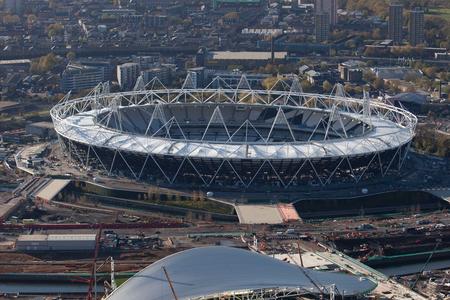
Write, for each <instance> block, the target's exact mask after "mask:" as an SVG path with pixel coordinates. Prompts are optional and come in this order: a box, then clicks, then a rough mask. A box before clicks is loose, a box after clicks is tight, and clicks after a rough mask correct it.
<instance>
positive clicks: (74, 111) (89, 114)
mask: <svg viewBox="0 0 450 300" xmlns="http://www.w3.org/2000/svg"><path fill="white" fill-rule="evenodd" d="M243 94H244V95H247V96H248V97H252V98H251V99H256V100H258V101H259V102H258V103H259V104H262V105H271V106H277V107H281V106H283V107H285V108H287V109H292V108H299V107H301V108H303V109H311V107H310V106H311V105H313V104H311V103H315V104H314V105H315V106H314V105H313V106H314V107H315V108H314V109H316V110H321V111H323V112H324V113H330V114H331V111H332V110H333V107H334V108H335V109H336V110H339V113H338V114H337V115H342V116H346V117H349V118H351V119H353V120H355V121H357V122H367V123H370V124H371V127H372V128H371V130H369V131H367V132H365V133H364V134H363V135H361V136H355V137H351V136H349V137H346V138H337V139H326V140H311V141H297V142H285V143H281V142H280V143H263V144H258V143H250V142H249V143H245V144H243V143H232V142H209V141H197V140H189V139H186V140H175V139H170V138H161V137H155V136H146V135H142V134H141V135H139V134H134V133H130V132H123V131H119V130H115V129H112V128H107V127H105V126H102V125H101V124H100V123H99V122H97V119H96V118H97V117H98V115H99V114H101V113H112V112H113V111H115V110H120V109H121V108H122V106H121V103H123V102H127V103H126V106H141V105H147V104H156V103H161V104H168V103H183V102H182V101H181V100H182V99H183V98H184V99H187V98H189V101H191V102H192V103H215V102H214V101H215V99H221V100H222V102H224V103H225V102H226V103H231V104H236V105H237V104H239V103H241V102H240V101H241V100H239V97H238V96H239V95H243ZM247 96H246V97H247ZM164 97H165V98H164ZM232 97H234V98H232ZM292 97H296V98H301V99H303V100H301V101H300V102H299V103H297V102H295V101H294V100H293V99H292ZM223 98H225V99H223ZM273 99H275V100H273ZM283 99H284V100H283ZM256 100H255V101H256ZM282 100H283V101H282ZM185 101H187V100H185ZM270 101H271V102H270ZM280 101H282V102H280ZM184 103H186V102H184ZM333 103H334V106H333ZM241 104H242V103H241ZM246 105H249V104H248V103H247V104H246ZM337 107H340V108H339V109H338V108H337ZM364 111H365V112H364ZM51 115H52V118H53V122H54V125H55V130H56V131H57V132H58V134H59V135H61V136H63V137H66V138H67V139H69V140H73V141H76V142H79V143H82V144H86V145H91V146H96V147H104V148H109V149H113V150H119V151H128V152H136V153H142V154H144V155H147V154H149V155H170V156H178V157H193V158H194V157H198V158H218V159H256V160H259V159H305V158H306V159H320V158H323V157H346V156H359V155H366V154H370V153H374V152H383V151H386V150H390V149H396V148H399V147H401V146H403V145H405V144H407V143H409V142H410V141H411V140H412V138H413V137H414V128H415V125H416V123H417V118H416V117H415V116H414V115H412V114H411V113H409V112H407V111H405V110H403V109H400V108H397V107H394V106H390V105H387V104H385V103H381V102H373V103H371V104H369V101H368V100H364V101H363V100H360V99H353V98H346V97H341V96H325V95H317V94H306V93H302V92H293V91H272V90H269V91H255V90H241V89H203V90H198V89H173V90H168V89H165V90H145V91H133V92H126V93H112V94H111V93H105V94H101V95H99V96H88V97H85V98H79V99H74V100H68V99H66V100H64V101H62V102H61V103H59V104H58V105H56V106H55V107H54V108H53V109H52V110H51ZM274 122H275V121H274Z"/></svg>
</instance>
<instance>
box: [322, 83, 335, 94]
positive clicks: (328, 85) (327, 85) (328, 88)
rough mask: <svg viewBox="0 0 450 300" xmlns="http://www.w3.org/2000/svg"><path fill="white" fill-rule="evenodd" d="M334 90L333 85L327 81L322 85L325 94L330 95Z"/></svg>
mask: <svg viewBox="0 0 450 300" xmlns="http://www.w3.org/2000/svg"><path fill="white" fill-rule="evenodd" d="M332 89H333V85H332V84H331V83H330V82H329V81H328V80H325V81H324V82H323V84H322V90H323V92H324V93H329V92H331V90H332Z"/></svg>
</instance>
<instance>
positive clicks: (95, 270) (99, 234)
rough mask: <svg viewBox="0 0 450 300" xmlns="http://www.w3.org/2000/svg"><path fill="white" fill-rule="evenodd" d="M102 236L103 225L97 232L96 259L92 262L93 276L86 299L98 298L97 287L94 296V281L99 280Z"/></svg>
mask: <svg viewBox="0 0 450 300" xmlns="http://www.w3.org/2000/svg"><path fill="white" fill-rule="evenodd" d="M101 237H102V226H100V227H99V228H98V232H97V236H96V238H95V250H94V259H93V262H92V268H91V278H90V279H89V289H88V294H87V297H86V299H87V300H92V299H95V300H97V289H95V291H94V294H95V295H94V297H92V290H93V288H94V283H95V282H97V278H96V277H97V276H96V273H97V257H98V252H99V249H100V238H101Z"/></svg>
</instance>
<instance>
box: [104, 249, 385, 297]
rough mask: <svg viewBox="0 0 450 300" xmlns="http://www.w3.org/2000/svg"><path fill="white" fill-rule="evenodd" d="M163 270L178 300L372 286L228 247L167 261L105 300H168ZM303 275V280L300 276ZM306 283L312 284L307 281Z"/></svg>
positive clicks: (354, 291)
mask: <svg viewBox="0 0 450 300" xmlns="http://www.w3.org/2000/svg"><path fill="white" fill-rule="evenodd" d="M163 267H164V268H165V269H166V271H167V274H168V276H169V278H170V281H171V282H172V284H173V288H174V290H175V293H176V295H177V297H178V299H180V300H181V299H198V298H200V297H204V298H202V299H208V298H212V297H214V296H215V297H219V298H220V297H223V296H226V295H233V293H235V294H246V293H251V292H252V291H261V290H269V291H274V290H275V291H277V290H283V291H299V292H302V293H313V294H318V293H319V291H318V288H317V286H318V287H320V288H321V289H324V291H325V294H326V293H327V292H326V290H325V289H327V290H329V289H330V287H331V285H333V284H335V285H336V290H337V291H339V292H338V294H342V293H344V294H345V295H348V296H350V295H360V294H365V293H368V292H370V291H371V290H373V289H374V288H375V287H376V284H375V283H374V282H372V281H370V280H369V279H367V278H360V277H355V276H352V275H347V274H341V273H327V272H320V271H314V270H308V269H300V268H299V267H298V266H295V265H292V264H289V263H286V262H283V261H280V260H277V259H274V258H271V257H269V256H266V255H262V254H257V253H254V252H250V251H246V250H242V249H237V248H230V247H204V248H194V249H190V250H186V251H182V252H178V253H176V254H173V255H170V256H167V257H165V258H163V259H161V260H159V261H157V262H155V263H154V264H152V265H150V266H148V267H147V268H145V269H144V270H142V271H141V272H139V273H137V274H136V275H135V276H133V277H132V278H130V279H129V280H128V281H126V282H125V283H124V284H123V285H122V286H120V287H119V288H118V289H116V290H115V291H114V292H113V293H112V294H111V295H110V296H109V297H108V298H107V299H110V300H116V299H127V300H139V299H146V300H167V299H173V298H174V297H173V294H172V292H171V289H170V286H169V282H168V280H167V277H166V275H165V274H164V270H163ZM305 274H307V275H305ZM308 277H310V278H312V279H313V281H314V282H311V280H309V279H308Z"/></svg>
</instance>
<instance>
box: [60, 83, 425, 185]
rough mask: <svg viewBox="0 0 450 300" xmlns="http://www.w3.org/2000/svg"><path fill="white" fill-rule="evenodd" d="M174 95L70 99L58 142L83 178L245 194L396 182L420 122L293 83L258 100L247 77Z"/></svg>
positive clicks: (139, 92) (147, 91) (154, 86)
mask: <svg viewBox="0 0 450 300" xmlns="http://www.w3.org/2000/svg"><path fill="white" fill-rule="evenodd" d="M193 85H194V83H193V81H192V78H190V76H189V75H188V77H187V78H186V80H185V81H184V84H183V86H182V87H181V88H179V89H169V88H166V87H164V86H163V85H162V84H161V83H160V81H159V80H158V79H157V78H154V79H153V80H152V81H151V82H150V83H148V84H147V85H144V84H143V82H142V80H141V79H138V82H137V83H136V86H135V88H134V90H133V91H128V92H119V93H110V91H109V85H108V84H99V85H98V86H97V87H96V88H95V89H94V90H93V91H92V92H91V93H90V94H89V95H87V96H85V97H82V98H77V99H70V94H68V95H66V96H65V97H64V98H63V99H62V100H61V102H60V103H58V104H57V105H55V106H54V107H53V108H52V110H51V116H52V119H53V123H54V126H55V129H56V131H57V133H58V136H59V140H60V143H61V145H62V146H63V148H64V149H65V151H67V153H68V154H69V155H70V157H71V158H73V159H75V160H76V161H78V162H79V163H81V164H82V165H83V166H84V167H86V168H94V169H98V170H101V171H102V172H103V173H105V174H108V175H111V174H118V175H121V176H128V177H131V178H135V179H137V180H145V181H151V182H154V183H159V184H162V185H164V184H165V185H180V186H183V185H188V186H192V185H196V186H205V187H209V188H213V187H222V186H228V187H236V188H246V189H251V188H253V187H255V188H260V187H261V186H267V187H272V188H290V187H295V186H302V185H306V184H309V185H323V186H325V185H328V184H330V183H336V182H347V183H350V182H355V183H357V182H359V181H361V180H364V179H367V178H371V177H374V176H386V175H387V174H388V173H390V172H398V171H399V170H400V168H401V167H402V165H403V163H404V160H405V158H406V155H407V152H408V149H409V146H410V143H411V140H412V138H413V137H414V131H415V127H416V124H417V118H416V117H415V116H414V115H413V114H411V113H410V112H408V111H406V110H404V109H402V108H398V107H395V106H392V105H389V104H386V103H384V102H382V101H375V100H371V99H369V97H368V95H365V96H364V98H363V99H356V98H351V97H348V96H347V95H345V93H344V91H343V87H342V85H339V84H338V85H336V86H335V89H334V90H333V92H332V93H331V94H330V95H320V94H310V93H304V92H303V91H302V88H301V85H300V84H299V82H298V80H297V79H294V80H292V84H290V85H289V84H287V83H286V82H284V81H279V82H277V84H275V85H274V87H273V88H272V89H270V90H255V89H252V88H251V87H250V85H249V84H248V82H247V80H246V77H245V75H244V76H242V78H241V80H240V82H239V84H238V85H237V87H235V88H232V87H230V86H228V85H227V84H226V82H225V81H224V80H222V79H221V78H220V77H217V78H215V79H214V80H213V81H212V82H211V83H210V84H209V85H208V86H207V87H205V88H195V87H194V86H193Z"/></svg>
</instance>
